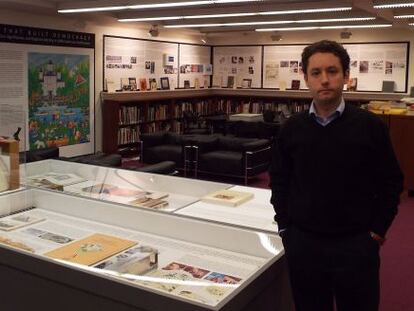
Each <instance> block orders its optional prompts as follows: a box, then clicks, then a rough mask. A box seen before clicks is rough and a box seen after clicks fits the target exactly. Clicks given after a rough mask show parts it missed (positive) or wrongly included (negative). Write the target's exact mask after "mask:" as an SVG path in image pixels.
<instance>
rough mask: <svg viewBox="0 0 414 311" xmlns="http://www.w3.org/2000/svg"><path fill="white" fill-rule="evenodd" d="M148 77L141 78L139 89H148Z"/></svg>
mask: <svg viewBox="0 0 414 311" xmlns="http://www.w3.org/2000/svg"><path fill="white" fill-rule="evenodd" d="M147 88H148V87H147V79H146V78H141V79H139V89H140V90H141V91H146V90H147Z"/></svg>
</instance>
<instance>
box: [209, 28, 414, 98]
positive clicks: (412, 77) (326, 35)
mask: <svg viewBox="0 0 414 311" xmlns="http://www.w3.org/2000/svg"><path fill="white" fill-rule="evenodd" d="M351 32H352V36H351V37H350V38H349V39H341V37H340V33H341V30H317V31H292V32H285V33H279V34H281V35H282V40H281V41H277V42H275V41H272V39H271V35H273V34H274V33H272V32H262V33H259V32H245V33H243V34H242V35H239V36H235V35H234V33H222V34H218V33H217V34H214V35H213V34H211V35H209V36H208V44H212V45H233V44H307V43H312V42H316V41H319V40H323V39H329V40H335V41H338V42H341V43H363V42H397V41H409V42H410V58H409V70H408V93H409V92H410V87H411V86H414V65H413V60H414V29H413V30H411V29H404V28H383V29H355V30H351Z"/></svg>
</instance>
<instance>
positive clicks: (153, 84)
mask: <svg viewBox="0 0 414 311" xmlns="http://www.w3.org/2000/svg"><path fill="white" fill-rule="evenodd" d="M149 85H150V89H151V91H156V90H157V87H158V86H157V79H155V78H150V79H149Z"/></svg>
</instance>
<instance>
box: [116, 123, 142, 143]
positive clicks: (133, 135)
mask: <svg viewBox="0 0 414 311" xmlns="http://www.w3.org/2000/svg"><path fill="white" fill-rule="evenodd" d="M139 136H140V129H139V127H138V126H136V127H122V128H119V129H118V145H124V144H131V143H136V142H138V141H139Z"/></svg>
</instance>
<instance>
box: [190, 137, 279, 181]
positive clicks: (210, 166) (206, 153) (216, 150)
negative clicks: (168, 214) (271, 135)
mask: <svg viewBox="0 0 414 311" xmlns="http://www.w3.org/2000/svg"><path fill="white" fill-rule="evenodd" d="M194 148H195V149H196V151H195V163H196V168H195V171H196V174H197V173H199V172H202V173H210V174H216V175H223V176H232V177H239V178H243V179H244V183H245V184H246V185H247V183H248V179H249V178H251V177H253V176H256V175H258V174H260V173H262V172H265V171H266V170H267V169H268V166H269V164H270V159H271V143H270V140H268V139H257V138H240V137H230V136H217V137H216V140H215V141H214V143H210V144H209V146H206V145H205V144H200V145H199V146H194Z"/></svg>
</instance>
